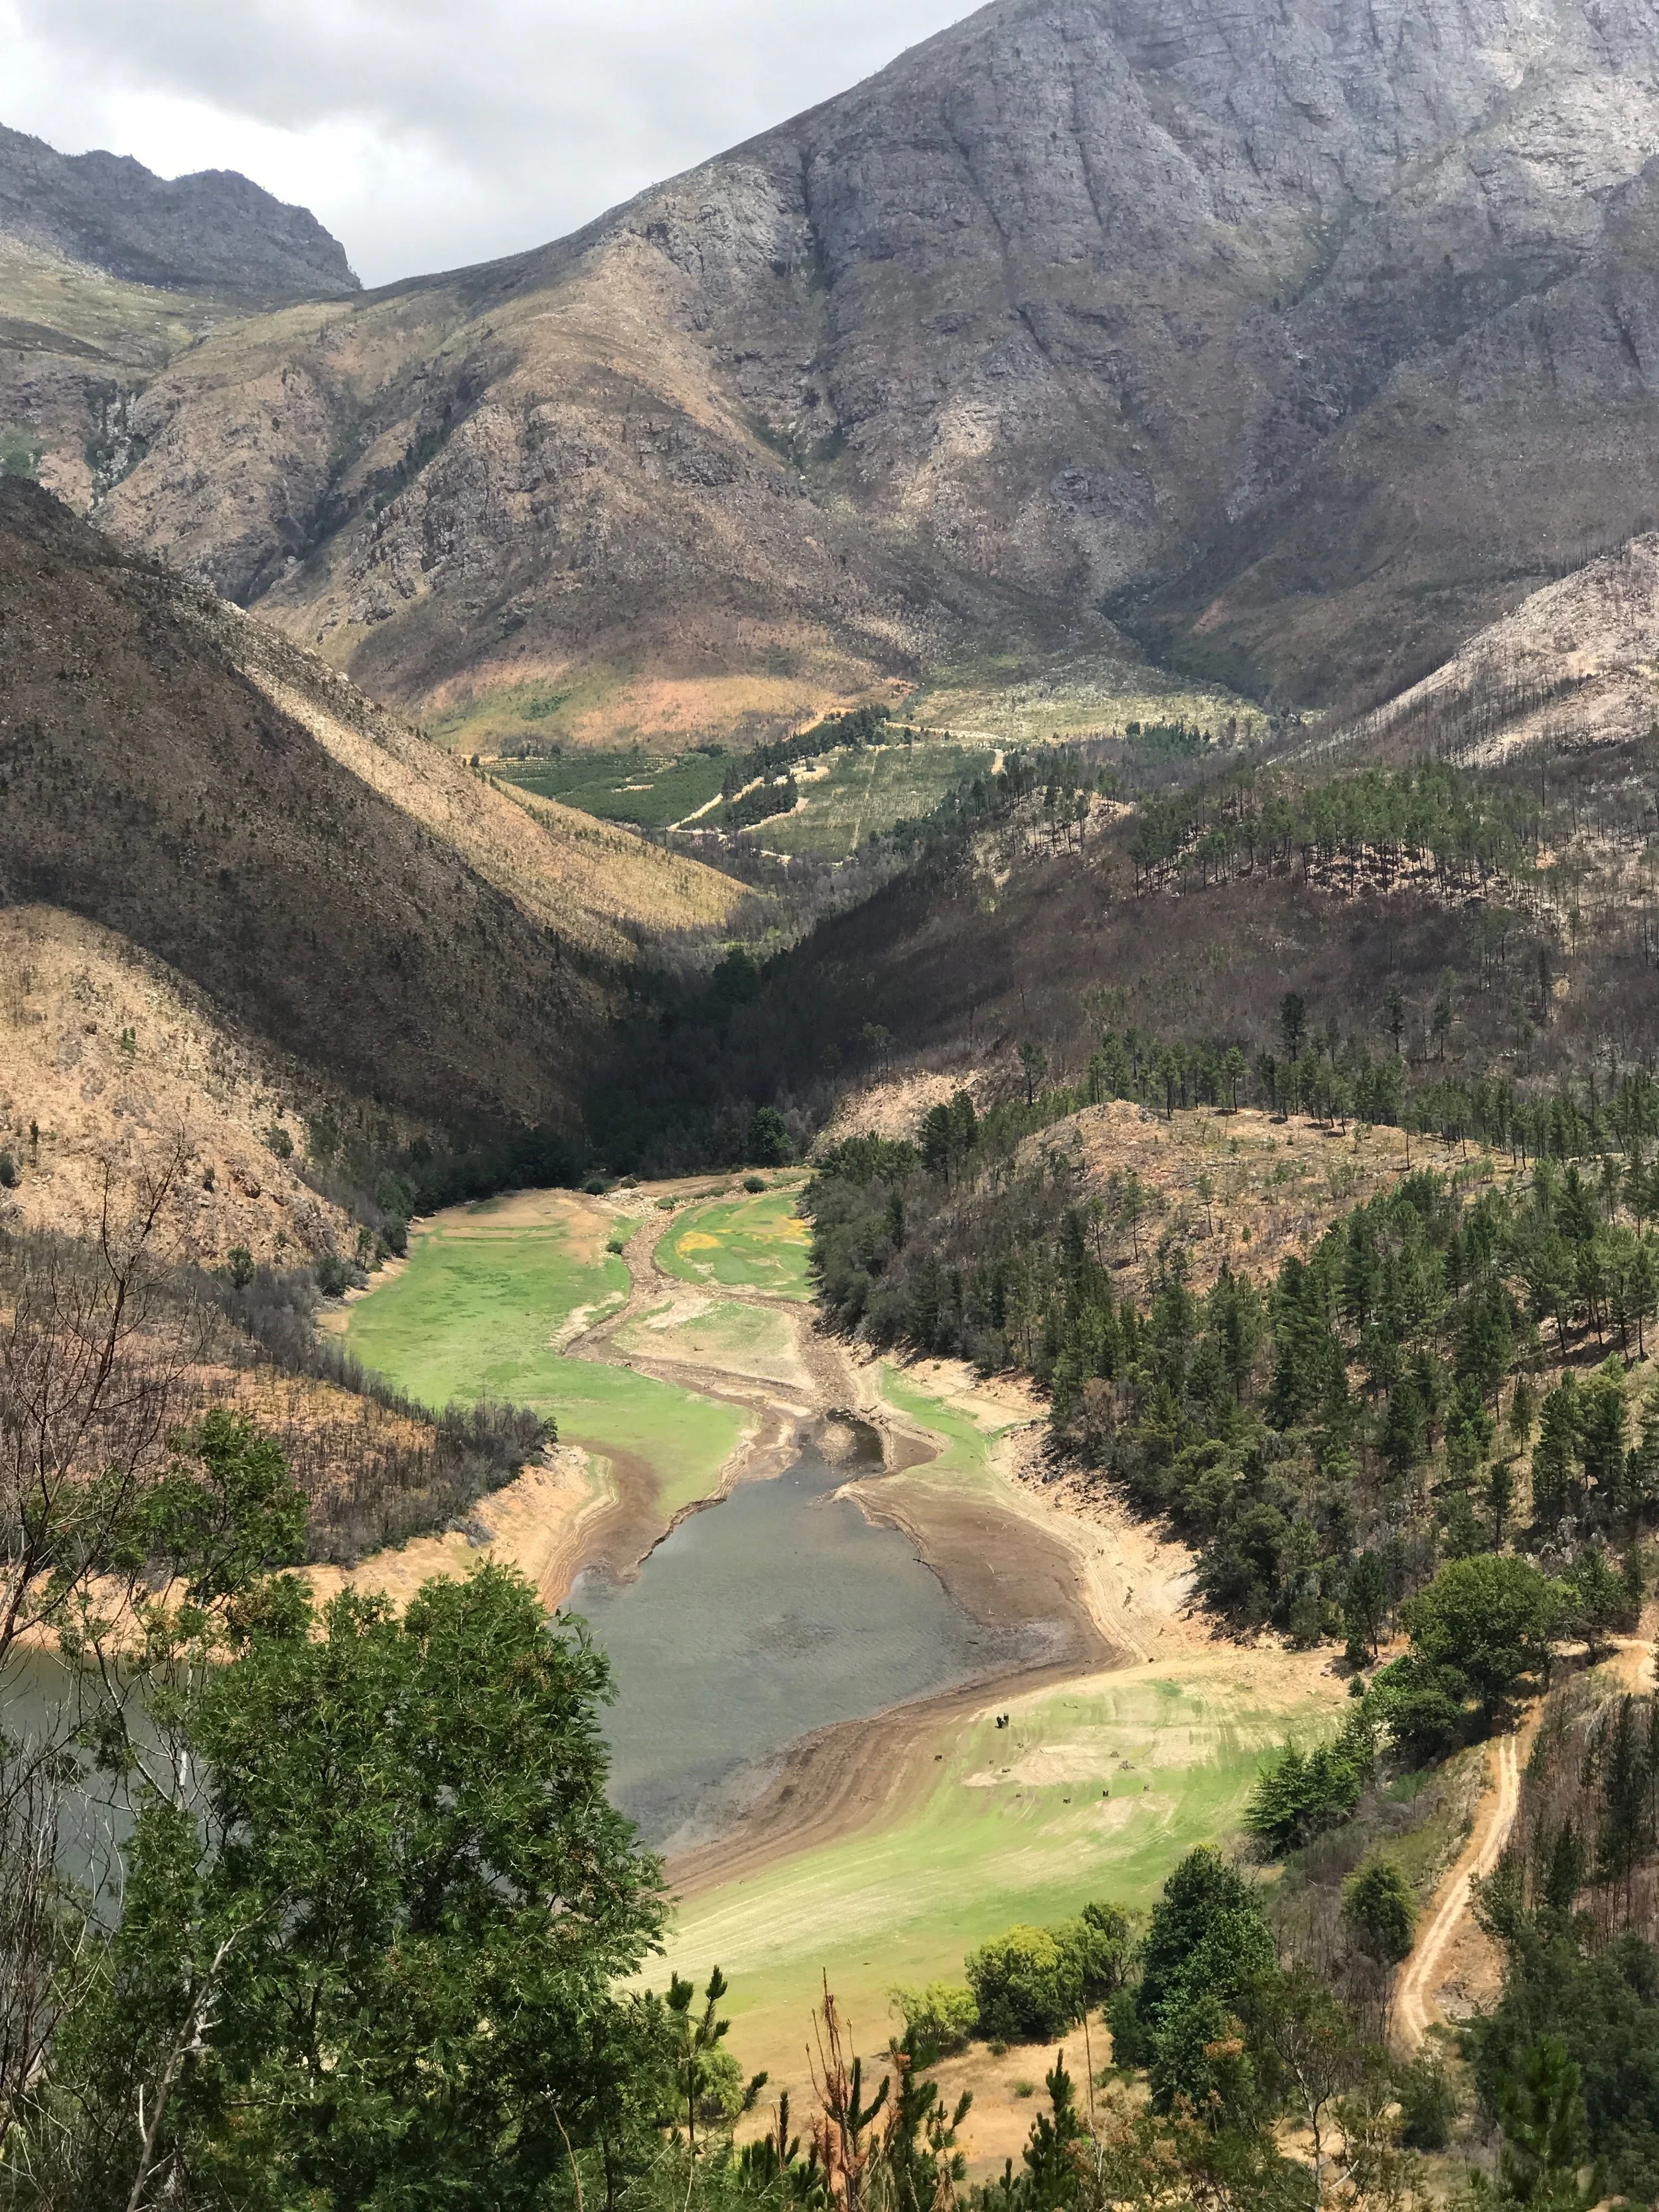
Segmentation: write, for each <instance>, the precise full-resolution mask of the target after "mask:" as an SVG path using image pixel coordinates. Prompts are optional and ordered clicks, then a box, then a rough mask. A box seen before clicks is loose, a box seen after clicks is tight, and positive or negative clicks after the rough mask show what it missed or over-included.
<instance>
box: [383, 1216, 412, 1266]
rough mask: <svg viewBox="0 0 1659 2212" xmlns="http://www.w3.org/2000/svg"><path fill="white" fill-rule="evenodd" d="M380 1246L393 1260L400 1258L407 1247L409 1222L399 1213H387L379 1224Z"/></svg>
mask: <svg viewBox="0 0 1659 2212" xmlns="http://www.w3.org/2000/svg"><path fill="white" fill-rule="evenodd" d="M380 1247H381V1249H382V1250H383V1251H386V1252H389V1253H390V1254H391V1255H392V1258H393V1259H394V1260H401V1259H402V1258H403V1256H404V1253H405V1252H407V1251H408V1249H409V1224H408V1223H407V1222H406V1221H405V1220H404V1218H403V1217H402V1215H401V1214H397V1213H388V1214H387V1216H386V1219H385V1220H384V1221H383V1222H382V1223H381V1224H380Z"/></svg>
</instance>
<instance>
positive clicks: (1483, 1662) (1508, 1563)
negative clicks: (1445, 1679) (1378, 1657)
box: [1401, 1555, 1566, 1712]
mask: <svg viewBox="0 0 1659 2212" xmlns="http://www.w3.org/2000/svg"><path fill="white" fill-rule="evenodd" d="M1565 1603H1566V1599H1565V1593H1564V1592H1563V1590H1562V1589H1561V1587H1560V1585H1559V1583H1553V1582H1550V1581H1548V1580H1547V1578H1546V1577H1544V1576H1543V1575H1541V1574H1540V1572H1539V1571H1538V1570H1537V1568H1536V1567H1534V1566H1531V1565H1528V1562H1527V1561H1526V1560H1524V1559H1511V1558H1509V1557H1506V1556H1493V1555H1487V1556H1486V1557H1482V1558H1480V1559H1454V1560H1452V1561H1451V1562H1450V1563H1449V1565H1446V1566H1443V1567H1442V1568H1441V1570H1440V1571H1439V1573H1438V1574H1437V1576H1436V1577H1435V1578H1434V1580H1433V1581H1432V1582H1431V1583H1430V1584H1429V1585H1428V1587H1427V1589H1425V1590H1423V1591H1421V1592H1420V1593H1419V1595H1417V1596H1416V1597H1414V1598H1411V1599H1408V1600H1407V1602H1406V1604H1405V1605H1404V1606H1402V1607H1401V1619H1402V1620H1404V1622H1405V1624H1406V1627H1407V1632H1408V1633H1409V1634H1410V1637H1411V1640H1412V1646H1413V1652H1414V1653H1415V1654H1416V1655H1417V1656H1419V1658H1421V1659H1423V1660H1425V1661H1426V1662H1428V1663H1429V1664H1430V1665H1431V1666H1435V1667H1446V1668H1455V1670H1456V1672H1457V1673H1458V1674H1461V1675H1462V1676H1463V1677H1464V1679H1465V1680H1467V1681H1468V1683H1469V1684H1470V1686H1472V1688H1473V1689H1474V1692H1475V1694H1476V1695H1477V1696H1478V1697H1479V1698H1480V1699H1481V1701H1482V1702H1483V1704H1484V1705H1486V1710H1487V1711H1488V1712H1490V1711H1493V1710H1494V1709H1495V1708H1496V1707H1497V1706H1498V1705H1499V1704H1500V1703H1501V1702H1502V1700H1503V1699H1504V1698H1505V1697H1507V1696H1508V1694H1509V1692H1510V1691H1511V1690H1512V1689H1513V1688H1514V1687H1515V1685H1516V1683H1517V1682H1518V1681H1519V1680H1521V1679H1522V1676H1523V1675H1526V1674H1541V1673H1542V1672H1543V1671H1544V1669H1545V1668H1547V1665H1548V1662H1549V1650H1550V1639H1551V1638H1552V1637H1553V1635H1554V1633H1555V1631H1556V1628H1557V1626H1558V1625H1559V1621H1560V1620H1561V1616H1562V1613H1563V1611H1564V1609H1565Z"/></svg>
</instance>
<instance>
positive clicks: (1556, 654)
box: [1355, 531, 1659, 764]
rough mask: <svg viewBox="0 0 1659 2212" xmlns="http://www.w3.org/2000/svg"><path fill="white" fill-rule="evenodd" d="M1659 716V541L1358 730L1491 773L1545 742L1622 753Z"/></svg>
mask: <svg viewBox="0 0 1659 2212" xmlns="http://www.w3.org/2000/svg"><path fill="white" fill-rule="evenodd" d="M1656 716H1659V532H1652V531H1648V532H1644V534H1643V535H1642V536H1640V537H1638V538H1632V539H1631V540H1630V542H1629V543H1628V544H1626V545H1622V546H1621V547H1620V549H1619V550H1618V551H1617V552H1616V553H1609V554H1606V555H1604V556H1602V557H1601V559H1600V560H1596V561H1592V562H1589V564H1588V565H1587V566H1586V567H1584V568H1580V569H1578V570H1577V571H1576V572H1575V574H1572V575H1570V576H1565V577H1563V578H1562V580H1560V582H1559V583H1555V584H1548V585H1546V586H1545V587H1544V588H1543V590H1541V591H1538V592H1533V593H1532V595H1531V596H1530V598H1528V599H1523V600H1522V602H1521V605H1519V606H1518V607H1516V609H1515V611H1514V612H1513V613H1511V614H1509V615H1505V616H1504V617H1503V619H1502V620H1501V621H1498V622H1496V623H1492V624H1491V625H1490V626H1489V627H1488V628H1486V629H1483V630H1480V631H1479V632H1477V634H1476V635H1474V637H1472V638H1471V639H1470V640H1469V641H1468V643H1467V644H1466V645H1464V646H1463V647H1462V648H1461V649H1460V650H1459V651H1458V652H1457V653H1454V654H1453V656H1452V658H1451V659H1449V660H1448V661H1446V662H1445V663H1444V664H1443V665H1442V666H1441V667H1439V668H1437V669H1436V670H1435V671H1434V673H1433V674H1432V675H1431V676H1426V677H1425V678H1424V679H1423V681H1422V682H1421V683H1420V684H1413V686H1412V687H1411V689H1410V690H1407V691H1404V692H1402V693H1401V695H1400V696H1399V697H1398V698H1397V699H1395V700H1392V701H1390V702H1389V705H1388V706H1387V707H1385V708H1382V709H1380V710H1379V711H1378V712H1377V713H1376V714H1372V715H1370V716H1367V717H1366V718H1365V720H1364V721H1363V722H1362V723H1360V724H1359V725H1358V729H1357V731H1356V732H1355V734H1356V735H1358V737H1359V738H1361V739H1362V740H1363V741H1364V742H1365V743H1366V744H1372V745H1376V746H1378V747H1381V748H1383V749H1387V748H1389V746H1390V744H1393V745H1395V746H1398V745H1400V744H1404V745H1405V746H1407V747H1408V748H1413V749H1416V748H1420V747H1422V746H1423V745H1424V744H1425V742H1426V743H1433V744H1438V745H1441V746H1444V745H1446V744H1455V745H1456V746H1457V748H1458V750H1459V751H1460V752H1461V753H1462V756H1463V757H1465V758H1467V759H1468V760H1469V761H1471V762H1472V763H1481V764H1489V763H1492V762H1494V761H1498V760H1502V759H1504V757H1507V756H1509V755H1510V754H1512V753H1516V752H1519V751H1520V750H1522V748H1524V747H1526V746H1528V745H1531V744H1539V743H1551V744H1565V745H1568V746H1578V745H1584V744H1625V743H1627V742H1629V741H1630V740H1632V739H1635V738H1646V737H1647V736H1648V735H1649V733H1650V732H1651V730H1652V729H1653V727H1654V724H1655V720H1656Z"/></svg>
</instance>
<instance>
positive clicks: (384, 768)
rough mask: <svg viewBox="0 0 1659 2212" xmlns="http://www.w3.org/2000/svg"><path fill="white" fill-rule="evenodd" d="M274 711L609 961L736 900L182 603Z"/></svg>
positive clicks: (710, 881)
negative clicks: (486, 771)
mask: <svg viewBox="0 0 1659 2212" xmlns="http://www.w3.org/2000/svg"><path fill="white" fill-rule="evenodd" d="M179 607H180V611H181V612H182V613H184V614H185V616H186V617H187V618H188V619H190V620H192V621H195V622H197V623H200V624H201V625H202V626H203V628H204V630H205V631H206V632H207V634H208V635H210V637H211V638H212V639H213V640H214V641H215V643H216V645H217V646H219V647H221V648H222V650H223V651H224V653H226V654H227V656H228V658H229V659H230V660H231V661H232V662H233V663H234V665H235V666H236V667H238V668H240V670H241V671H242V673H243V674H244V675H245V676H246V677H247V678H249V680H250V681H251V682H252V683H254V684H258V688H259V690H261V691H262V692H263V693H264V696H265V697H266V698H267V699H269V700H270V702H271V704H272V705H273V706H274V707H276V708H277V709H278V711H279V712H280V713H282V714H289V715H291V716H292V717H293V719H294V720H295V721H296V722H298V723H300V724H301V726H303V727H304V728H306V729H307V730H309V731H310V732H311V734H312V736H313V738H316V740H317V742H318V743H319V744H320V745H322V746H324V747H325V749H326V750H327V751H328V752H329V753H330V754H331V756H332V757H333V758H334V759H335V760H337V761H338V762H339V763H340V765H341V766H342V767H343V768H345V769H349V770H350V772H351V774H352V775H355V776H357V777H360V778H361V779H362V781H363V782H364V783H366V784H368V786H369V787H370V788H371V789H372V790H374V791H377V792H379V793H380V795H381V797H382V798H383V799H389V800H390V801H391V803H392V805H394V806H395V807H397V809H398V811H399V812H400V813H402V814H406V815H407V816H409V817H410V819H411V820H412V821H416V822H419V823H422V824H424V826H425V827H426V828H427V829H430V830H431V831H432V832H433V834H434V835H435V836H438V837H441V839H442V840H443V841H444V842H445V843H446V844H447V845H452V846H453V847H454V848H455V850H456V851H457V852H458V853H459V854H462V855H463V857H464V858H465V860H468V861H469V862H470V863H471V866H473V867H475V868H476V869H477V872H478V873H479V874H480V875H481V876H483V878H485V880H486V881H487V882H489V883H492V884H495V885H496V887H497V888H498V889H499V890H504V891H506V892H507V894H508V896H510V897H511V898H513V900H514V902H516V903H517V904H518V905H519V906H520V907H522V908H524V910H525V911H526V913H527V914H530V915H534V916H535V918H536V919H537V920H538V921H543V922H544V923H546V925H547V926H548V927H549V928H550V929H553V930H556V932H558V933H559V934H560V935H561V936H563V937H567V938H569V939H573V940H574V942H575V943H577V944H579V945H583V946H585V947H586V948H587V949H588V950H589V951H593V952H595V953H599V954H602V955H603V956H605V957H606V958H608V959H611V960H617V961H625V960H627V959H629V958H630V957H632V956H633V954H634V953H635V951H636V950H637V949H638V945H639V944H640V941H641V939H642V938H644V937H647V936H663V935H671V934H673V933H677V932H680V931H684V930H696V929H701V928H709V927H718V925H719V924H720V923H721V922H723V921H726V920H727V919H728V918H729V917H730V915H731V914H732V909H733V908H734V907H735V906H736V905H737V903H738V900H739V899H740V898H742V897H743V896H744V890H743V887H742V886H741V885H740V884H737V883H735V882H734V881H733V880H732V878H731V877H730V876H723V875H721V874H720V872H719V871H718V870H716V869H714V868H708V867H704V866H702V864H701V863H700V862H698V861H696V860H689V859H687V858H685V857H684V855H683V854H670V853H665V852H664V851H662V850H661V849H660V848H659V847H657V846H655V845H650V844H647V843H646V842H645V841H644V840H643V839H642V838H639V837H636V836H632V835H631V834H630V833H629V831H627V830H625V829H617V828H615V827H613V826H612V825H611V823H604V822H598V821H595V820H594V818H593V817H592V816H591V815H587V814H579V813H577V812H575V811H574V810H573V809H572V808H570V807H568V806H560V805H556V804H555V803H554V802H553V801H551V800H549V799H536V798H533V797H532V795H531V794H530V793H527V792H520V791H518V790H517V789H516V788H515V787H512V786H507V787H502V786H501V785H498V784H495V783H493V782H491V781H489V780H487V779H486V778H484V777H483V776H481V775H478V774H477V773H476V772H475V771H473V770H472V769H469V768H467V767H466V766H465V765H464V764H463V763H461V762H459V761H458V760H457V759H456V758H455V757H454V756H453V754H450V753H447V752H445V751H444V750H441V748H440V747H439V746H437V745H435V744H430V743H429V742H428V740H427V739H426V738H423V737H422V735H421V733H420V732H419V731H417V730H415V729H413V728H411V727H410V725H409V724H408V723H407V722H405V721H404V720H401V718H400V717H399V716H398V715H397V714H392V712H391V711H390V710H389V709H388V708H384V707H380V706H378V705H376V704H375V702H374V701H373V700H371V699H368V698H366V697H365V696H364V695H363V694H362V692H361V691H359V690H356V688H355V687H354V686H353V685H352V684H349V682H348V681H347V680H346V678H344V677H343V676H342V675H340V674H339V673H338V672H337V671H336V670H334V669H331V668H330V667H329V665H328V664H327V663H326V662H325V661H324V660H321V659H319V657H318V656H317V655H316V654H315V653H307V652H306V651H305V650H304V649H303V648H302V647H299V646H296V645H295V644H294V642H293V641H292V640H291V639H289V638H286V637H284V636H283V635H282V633H281V632H280V631H278V630H274V629H271V628H270V626H269V624H268V623H261V622H257V621H255V620H254V619H253V618H252V617H250V616H247V615H245V614H243V613H241V612H240V610H239V609H237V608H235V607H233V606H230V605H227V603H226V602H225V601H224V600H222V599H211V598H209V597H208V596H207V595H206V594H204V593H196V594H191V595H189V596H181V598H180V600H179Z"/></svg>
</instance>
